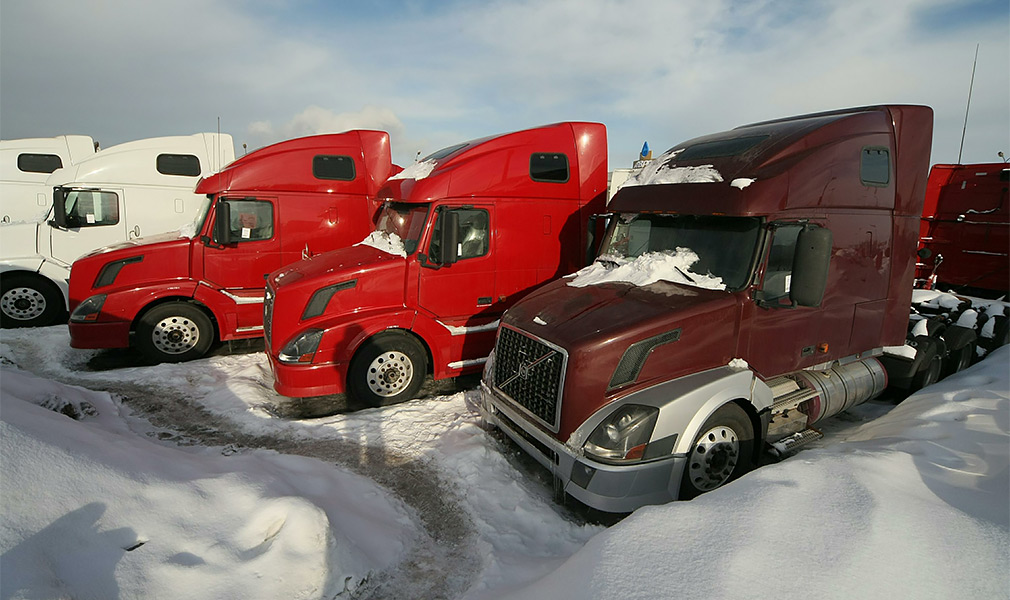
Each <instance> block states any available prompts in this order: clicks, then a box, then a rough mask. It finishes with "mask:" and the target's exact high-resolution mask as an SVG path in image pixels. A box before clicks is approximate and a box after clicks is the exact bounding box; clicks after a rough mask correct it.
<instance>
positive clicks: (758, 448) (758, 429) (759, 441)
mask: <svg viewBox="0 0 1010 600" xmlns="http://www.w3.org/2000/svg"><path fill="white" fill-rule="evenodd" d="M731 403H732V404H736V405H737V406H739V407H740V408H742V409H743V412H744V413H745V414H746V415H747V418H748V419H750V426H751V430H752V431H753V432H754V447H753V452H754V456H752V457H751V458H752V460H753V463H752V464H757V460H758V459H759V458H760V456H761V452H762V451H763V446H764V441H765V437H766V436H765V434H766V433H767V431H768V428H767V427H766V425H765V423H764V420H763V419H762V418H761V415H759V414H758V412H757V409H756V408H754V405H753V404H751V403H750V402H748V401H747V400H745V399H743V398H737V399H736V400H733V401H732V402H731Z"/></svg>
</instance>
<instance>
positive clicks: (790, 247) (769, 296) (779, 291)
mask: <svg viewBox="0 0 1010 600" xmlns="http://www.w3.org/2000/svg"><path fill="white" fill-rule="evenodd" d="M801 229H803V226H802V225H798V224H797V225H785V226H782V227H777V228H775V230H774V232H773V233H772V245H771V249H770V250H769V251H768V264H767V266H766V267H765V277H764V283H763V284H762V286H761V295H762V299H763V300H764V301H765V302H769V303H771V304H781V303H783V302H785V303H787V304H788V300H789V289H790V283H791V280H792V274H793V257H794V256H795V255H796V239H797V236H799V234H800V230H801Z"/></svg>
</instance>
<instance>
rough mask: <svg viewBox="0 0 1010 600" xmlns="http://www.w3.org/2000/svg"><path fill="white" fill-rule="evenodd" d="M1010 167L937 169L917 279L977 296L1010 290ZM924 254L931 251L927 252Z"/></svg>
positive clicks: (929, 191) (927, 285)
mask: <svg viewBox="0 0 1010 600" xmlns="http://www.w3.org/2000/svg"><path fill="white" fill-rule="evenodd" d="M1008 187H1010V166H1008V165H1006V164H1005V163H989V164H977V165H933V168H932V169H931V170H930V172H929V180H928V181H927V183H926V200H925V204H924V207H923V211H922V226H921V229H920V244H919V245H920V255H921V259H920V262H919V264H917V265H916V271H917V272H916V280H917V282H918V283H920V284H921V287H924V288H927V289H928V288H936V289H944V290H954V291H957V292H958V293H965V294H969V295H974V296H983V297H997V296H1006V295H1007V293H1008V291H1010V254H1008V253H1010V201H1008V197H1007V189H1008ZM922 249H925V250H926V252H923V251H922Z"/></svg>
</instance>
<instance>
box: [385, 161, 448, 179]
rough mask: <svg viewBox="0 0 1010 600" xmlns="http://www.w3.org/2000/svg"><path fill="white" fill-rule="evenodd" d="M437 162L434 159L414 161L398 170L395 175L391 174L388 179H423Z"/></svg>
mask: <svg viewBox="0 0 1010 600" xmlns="http://www.w3.org/2000/svg"><path fill="white" fill-rule="evenodd" d="M437 164H438V163H437V162H436V161H435V159H429V160H422V161H421V162H416V163H414V164H412V165H410V166H409V167H407V168H406V169H404V170H402V171H400V172H399V173H397V174H396V175H393V176H392V177H390V178H389V180H390V181H392V180H394V179H414V180H419V179H424V178H425V177H427V176H428V175H431V172H432V171H434V170H435V166H436V165H437Z"/></svg>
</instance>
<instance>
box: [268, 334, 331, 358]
mask: <svg viewBox="0 0 1010 600" xmlns="http://www.w3.org/2000/svg"><path fill="white" fill-rule="evenodd" d="M322 339H323V330H322V329H308V330H306V331H305V332H303V333H302V334H301V335H299V336H298V337H296V338H295V339H293V340H291V341H290V342H288V344H287V345H286V346H284V349H283V350H281V353H280V354H279V355H277V360H279V361H281V362H282V363H289V364H298V363H310V362H312V357H313V356H315V354H316V349H317V348H319V341H320V340H322Z"/></svg>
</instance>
